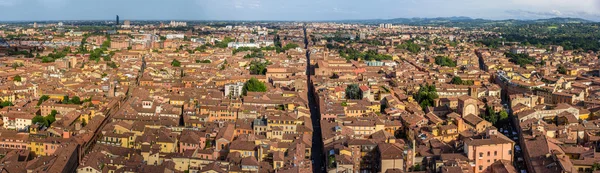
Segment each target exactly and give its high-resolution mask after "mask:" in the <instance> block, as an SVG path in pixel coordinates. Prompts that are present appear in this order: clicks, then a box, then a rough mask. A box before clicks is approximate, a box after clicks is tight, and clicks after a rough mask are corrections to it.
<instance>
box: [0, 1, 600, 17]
mask: <svg viewBox="0 0 600 173" xmlns="http://www.w3.org/2000/svg"><path fill="white" fill-rule="evenodd" d="M115 15H119V16H120V18H121V20H290V21H292V20H297V21H309V20H310V21H313V20H348V19H392V18H413V17H421V18H431V17H452V16H466V17H471V18H483V19H496V20H500V19H539V18H552V17H576V18H583V19H588V20H593V21H600V0H0V21H19V20H26V21H35V20H113V19H114V18H115Z"/></svg>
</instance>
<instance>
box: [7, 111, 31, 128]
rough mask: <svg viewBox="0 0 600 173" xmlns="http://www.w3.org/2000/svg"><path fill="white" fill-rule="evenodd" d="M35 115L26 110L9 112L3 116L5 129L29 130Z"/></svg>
mask: <svg viewBox="0 0 600 173" xmlns="http://www.w3.org/2000/svg"><path fill="white" fill-rule="evenodd" d="M33 117H35V115H33V114H30V113H25V112H9V113H6V114H5V115H4V116H3V117H2V122H4V125H3V127H4V128H5V129H11V130H17V131H27V130H28V129H29V126H30V125H31V120H32V119H33Z"/></svg>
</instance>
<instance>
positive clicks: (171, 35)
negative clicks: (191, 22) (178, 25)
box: [165, 34, 185, 39]
mask: <svg viewBox="0 0 600 173" xmlns="http://www.w3.org/2000/svg"><path fill="white" fill-rule="evenodd" d="M165 37H166V38H167V39H176V38H178V39H183V38H185V35H184V34H167V36H165Z"/></svg>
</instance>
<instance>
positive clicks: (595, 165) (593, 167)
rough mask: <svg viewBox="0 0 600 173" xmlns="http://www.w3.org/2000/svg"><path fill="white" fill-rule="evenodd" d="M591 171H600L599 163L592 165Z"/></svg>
mask: <svg viewBox="0 0 600 173" xmlns="http://www.w3.org/2000/svg"><path fill="white" fill-rule="evenodd" d="M592 170H593V171H598V170H600V163H594V164H593V165H592Z"/></svg>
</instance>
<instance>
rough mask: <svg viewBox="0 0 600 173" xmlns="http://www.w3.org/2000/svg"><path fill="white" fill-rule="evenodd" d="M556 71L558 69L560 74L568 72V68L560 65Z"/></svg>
mask: <svg viewBox="0 0 600 173" xmlns="http://www.w3.org/2000/svg"><path fill="white" fill-rule="evenodd" d="M556 71H558V73H560V74H567V68H565V66H563V65H558V69H556Z"/></svg>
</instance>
